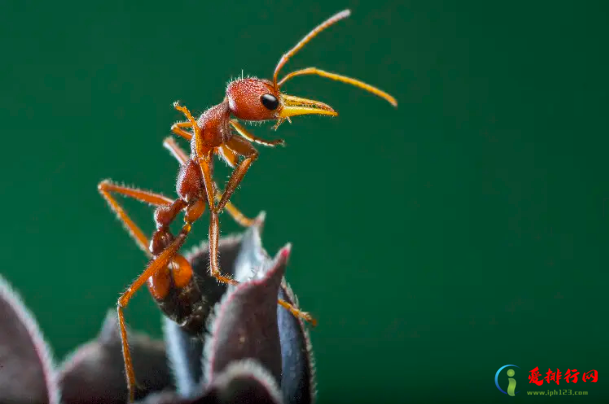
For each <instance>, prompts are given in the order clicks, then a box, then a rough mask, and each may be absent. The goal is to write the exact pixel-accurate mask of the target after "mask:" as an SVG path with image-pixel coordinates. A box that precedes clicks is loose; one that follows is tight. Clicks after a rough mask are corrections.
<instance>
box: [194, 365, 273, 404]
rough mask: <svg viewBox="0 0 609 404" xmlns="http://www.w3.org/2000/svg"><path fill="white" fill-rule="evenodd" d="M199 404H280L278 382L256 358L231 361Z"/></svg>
mask: <svg viewBox="0 0 609 404" xmlns="http://www.w3.org/2000/svg"><path fill="white" fill-rule="evenodd" d="M196 403H197V404H212V403H214V404H241V403H248V404H281V403H283V400H282V397H281V392H280V391H279V388H278V386H277V382H276V381H275V379H274V376H272V375H271V374H270V373H269V372H268V371H267V370H266V369H265V368H264V367H262V366H260V364H259V363H258V362H257V361H256V360H253V359H245V360H241V361H235V362H232V363H231V364H230V365H229V366H227V367H226V369H225V370H224V372H222V373H220V374H218V375H217V376H216V377H215V379H214V380H213V382H212V383H211V385H210V386H209V388H208V390H207V392H206V393H205V396H204V397H203V398H202V399H200V400H198V401H197V402H196Z"/></svg>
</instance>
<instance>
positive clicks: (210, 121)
mask: <svg viewBox="0 0 609 404" xmlns="http://www.w3.org/2000/svg"><path fill="white" fill-rule="evenodd" d="M229 121H230V109H229V108H228V103H227V102H222V103H220V104H218V105H215V106H213V107H211V108H209V109H208V110H207V111H205V112H203V114H201V116H200V117H199V119H197V126H198V127H199V128H198V129H199V130H197V131H196V132H198V135H195V136H193V137H192V140H191V150H193V151H195V150H196V151H198V152H200V151H201V149H210V148H214V147H219V146H221V145H222V144H224V143H226V142H227V141H228V140H229V139H230V138H231V137H232V132H231V129H230V124H229ZM197 154H199V153H197Z"/></svg>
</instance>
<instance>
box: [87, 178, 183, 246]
mask: <svg viewBox="0 0 609 404" xmlns="http://www.w3.org/2000/svg"><path fill="white" fill-rule="evenodd" d="M97 189H98V190H99V193H100V194H101V195H102V196H103V197H104V199H105V200H106V202H108V205H110V209H112V211H113V212H114V213H115V214H116V216H117V217H118V219H119V220H120V221H121V222H122V223H123V225H124V226H125V228H126V229H127V232H129V235H130V236H131V237H132V238H133V239H134V240H135V242H136V243H137V245H138V247H140V249H141V250H142V251H144V253H145V254H146V255H147V256H149V257H150V256H151V254H150V250H149V249H148V243H149V242H148V238H147V237H146V236H145V235H144V233H143V232H142V230H141V229H140V228H139V227H138V226H137V225H136V224H135V223H134V222H133V220H131V218H130V217H129V216H128V215H127V213H126V212H125V210H124V209H123V208H122V206H121V205H120V204H119V203H118V201H117V200H116V199H114V197H113V196H112V193H117V194H120V195H123V196H128V197H130V198H133V199H136V200H138V201H140V202H146V203H149V204H151V205H154V206H161V205H171V204H172V203H174V201H173V200H172V199H169V198H167V197H166V196H164V195H161V194H156V193H153V192H148V191H142V190H140V189H137V188H130V187H125V186H121V185H116V184H113V183H112V182H110V181H109V180H104V181H102V182H100V183H99V184H98V185H97Z"/></svg>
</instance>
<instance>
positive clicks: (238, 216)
mask: <svg viewBox="0 0 609 404" xmlns="http://www.w3.org/2000/svg"><path fill="white" fill-rule="evenodd" d="M163 146H164V147H165V148H166V149H168V150H169V151H170V152H171V154H172V155H173V156H174V157H175V158H176V159H177V160H178V161H179V162H180V164H181V165H184V164H186V162H187V161H188V156H187V155H186V152H184V150H182V149H181V148H180V146H178V144H177V143H176V142H175V139H174V138H172V137H168V138H166V139H165V141H164V142H163ZM231 153H232V152H231ZM216 188H217V187H216ZM221 198H222V194H221V193H220V192H216V200H218V201H219V200H220V199H221ZM226 210H227V211H228V213H229V215H231V217H232V218H233V219H234V220H235V222H237V223H238V224H239V225H241V226H243V227H250V226H251V225H253V224H254V219H250V218H249V217H247V216H245V215H244V214H243V213H241V211H239V209H237V207H236V206H235V205H233V204H232V203H231V202H228V203H227V204H226Z"/></svg>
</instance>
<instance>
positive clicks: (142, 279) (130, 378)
mask: <svg viewBox="0 0 609 404" xmlns="http://www.w3.org/2000/svg"><path fill="white" fill-rule="evenodd" d="M190 229H191V225H190V224H189V223H186V224H185V225H184V226H183V227H182V230H181V231H180V233H179V234H178V236H177V237H176V238H175V240H173V242H171V244H169V245H168V246H167V248H165V250H163V252H162V253H161V254H159V255H158V256H157V257H156V258H155V259H153V260H152V262H150V264H148V267H147V268H146V269H145V270H144V272H142V274H141V275H140V276H138V278H137V279H136V280H135V281H134V282H133V283H132V284H131V286H129V288H127V290H126V291H125V293H123V294H122V295H121V297H120V298H119V299H118V302H117V306H116V312H117V314H118V324H119V327H120V333H121V342H122V348H123V358H124V360H125V372H126V373H127V384H128V387H129V402H133V401H134V399H135V388H136V386H137V383H136V380H135V372H134V370H133V362H132V360H131V353H130V352H129V344H128V342H127V327H126V325H125V314H124V313H123V310H124V309H125V307H127V304H128V303H129V300H131V298H132V297H133V295H134V294H135V292H137V290H138V289H139V288H141V287H142V286H143V285H144V284H145V283H146V282H147V281H148V279H149V278H150V277H151V276H154V275H155V274H156V273H157V272H158V271H160V270H162V269H163V268H166V267H167V265H169V263H170V262H171V260H172V259H173V258H174V257H175V255H176V254H177V253H178V250H179V249H180V248H181V247H182V245H183V244H184V241H186V236H187V235H188V233H189V232H190Z"/></svg>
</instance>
